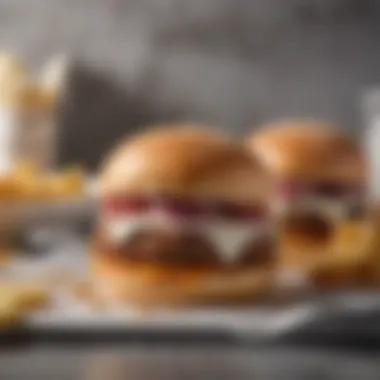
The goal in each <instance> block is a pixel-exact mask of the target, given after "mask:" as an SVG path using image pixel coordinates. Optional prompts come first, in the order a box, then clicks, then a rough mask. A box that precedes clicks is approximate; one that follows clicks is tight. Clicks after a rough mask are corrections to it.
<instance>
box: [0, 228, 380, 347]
mask: <svg viewBox="0 0 380 380" xmlns="http://www.w3.org/2000/svg"><path fill="white" fill-rule="evenodd" d="M85 241H86V239H84V238H83V237H82V236H79V235H78V234H73V233H72V231H61V233H60V235H59V236H57V237H56V241H55V244H54V245H53V248H52V249H51V250H50V251H49V252H46V253H45V254H44V255H43V257H36V256H35V255H34V256H31V255H24V254H20V256H19V259H17V260H15V261H14V262H13V264H12V265H11V266H10V267H9V268H8V269H6V270H4V271H3V272H0V279H8V280H9V279H14V280H17V279H22V280H23V281H27V280H33V279H36V278H41V276H44V275H46V274H48V273H51V272H54V271H56V270H58V271H60V272H61V273H63V272H65V271H66V273H70V275H71V276H73V278H77V279H86V278H87V277H88V272H87V268H88V247H87V244H86V242H85ZM379 318H380V294H378V293H376V292H372V293H360V292H356V293H335V294H314V295H313V296H310V297H309V298H303V299H300V298H298V299H289V300H287V301H286V302H281V304H279V303H276V302H270V303H265V304H264V303H262V304H256V305H252V306H250V307H244V308H243V307H242V308H234V309H230V308H192V309H186V310H170V311H168V310H156V311H154V312H153V311H150V312H148V313H145V312H141V311H139V310H134V309H133V308H131V307H130V308H124V309H113V310H109V311H108V312H104V311H99V312H94V311H93V310H91V309H90V308H89V307H87V306H86V305H84V304H81V303H78V302H77V301H75V300H74V299H73V298H72V297H70V296H69V295H68V293H67V291H66V290H65V289H64V287H63V288H61V289H60V290H59V291H58V292H57V294H56V298H55V302H54V307H53V308H52V309H51V310H49V311H44V312H39V313H36V314H34V315H33V316H31V317H30V318H29V320H28V321H27V329H28V331H29V333H33V334H34V336H40V337H41V336H49V335H50V336H55V337H56V338H58V337H59V338H60V339H72V338H74V339H77V338H78V337H79V336H81V337H82V338H83V337H84V336H87V337H88V338H91V339H94V337H95V336H96V337H99V338H100V339H104V337H110V336H113V337H117V338H118V339H120V338H122V337H123V338H130V337H134V338H137V339H140V338H141V339H143V340H147V339H149V338H152V337H158V338H159V339H166V340H167V339H172V338H176V339H177V338H180V339H188V338H190V337H194V336H198V337H201V338H202V337H203V338H204V339H208V338H210V336H213V337H214V338H215V337H219V338H223V339H227V340H233V341H240V342H273V341H275V342H281V341H288V340H290V341H293V342H295V341H304V342H312V343H313V344H317V343H321V342H322V343H323V344H326V343H328V344H334V343H337V342H338V343H339V342H340V343H341V342H344V343H345V344H348V343H352V344H359V342H365V344H369V343H371V344H372V345H378V346H379V347H380V328H379V325H378V321H379Z"/></svg>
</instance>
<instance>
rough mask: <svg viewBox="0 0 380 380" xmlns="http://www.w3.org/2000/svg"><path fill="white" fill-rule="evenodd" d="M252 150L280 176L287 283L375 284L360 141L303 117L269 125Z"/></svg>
mask: <svg viewBox="0 0 380 380" xmlns="http://www.w3.org/2000/svg"><path fill="white" fill-rule="evenodd" d="M248 148H249V149H250V151H251V152H254V154H255V156H256V157H258V158H259V159H260V160H261V163H262V164H263V165H264V166H265V167H266V169H267V171H268V172H269V173H270V174H271V175H272V177H273V184H274V186H273V189H272V195H271V197H272V202H271V205H272V215H274V217H275V218H276V220H277V222H278V233H279V245H280V249H279V250H280V251H281V253H280V257H281V258H280V261H281V268H282V270H281V273H282V274H284V276H285V279H286V281H291V280H295V281H296V283H297V282H299V281H300V282H301V283H304V281H305V280H306V279H307V278H308V277H309V276H310V278H311V279H313V280H314V281H315V282H316V283H318V284H319V285H327V286H331V285H334V286H335V285H348V284H351V283H352V284H355V285H357V284H359V283H363V282H364V283H366V282H367V281H370V278H371V276H370V273H369V272H370V270H371V269H370V268H371V262H370V260H369V259H368V257H367V255H368V254H369V252H370V249H369V247H368V244H369V243H370V241H371V239H370V237H371V224H370V221H369V210H368V206H367V199H366V198H367V197H366V194H367V193H366V165H365V162H364V157H363V154H362V152H361V150H360V148H359V146H358V144H357V143H355V141H353V140H352V139H350V138H349V137H348V136H347V135H346V134H345V133H343V132H342V131H341V130H340V129H339V128H337V127H335V126H333V125H329V124H327V123H321V122H317V121H308V120H296V121H282V122H279V123H274V124H271V125H267V126H265V127H264V128H263V129H262V130H259V131H258V132H256V133H253V135H252V136H251V137H249V138H248Z"/></svg>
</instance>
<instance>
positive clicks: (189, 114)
mask: <svg viewBox="0 0 380 380" xmlns="http://www.w3.org/2000/svg"><path fill="white" fill-rule="evenodd" d="M1 45H3V46H5V47H10V48H12V49H13V50H15V51H16V52H19V53H21V54H22V55H23V56H24V57H26V58H27V59H28V60H29V61H30V62H31V63H33V64H36V65H37V64H39V63H40V62H41V61H42V60H43V59H44V58H46V57H47V56H48V55H49V54H51V53H56V52H66V53H68V54H69V55H71V56H72V57H73V58H74V59H75V62H76V66H75V69H74V72H73V74H72V80H71V84H70V86H69V87H70V88H69V94H70V96H69V99H68V102H67V103H66V104H65V106H64V112H63V118H62V122H63V123H62V124H63V125H62V127H63V128H62V139H61V154H60V155H61V162H63V163H67V162H72V161H82V162H85V163H86V164H88V165H89V166H94V165H95V164H96V163H97V162H98V160H99V158H100V157H101V155H102V152H104V150H107V149H108V148H109V147H110V146H111V145H112V144H113V143H114V142H115V141H116V140H118V139H119V138H120V136H121V135H124V134H125V133H127V132H132V131H135V130H136V129H138V128H142V126H144V125H146V124H150V123H152V122H160V121H172V120H202V121H206V122H212V123H215V124H218V125H220V126H221V128H228V129H230V130H232V131H234V132H235V131H236V132H237V133H244V132H245V131H246V130H247V129H249V128H251V126H252V125H257V124H259V123H261V122H263V121H267V120H269V119H271V118H277V117H282V116H312V117H320V118H324V119H330V120H332V121H336V122H339V123H341V124H342V125H344V126H345V128H347V129H349V130H350V131H355V132H358V131H359V129H360V125H361V124H360V122H361V120H360V114H359V97H360V94H361V92H362V91H363V89H365V88H367V86H369V85H373V84H376V83H377V82H379V79H380V2H379V1H376V0H372V1H368V0H191V1H190V0H0V46H1ZM89 140H91V142H89Z"/></svg>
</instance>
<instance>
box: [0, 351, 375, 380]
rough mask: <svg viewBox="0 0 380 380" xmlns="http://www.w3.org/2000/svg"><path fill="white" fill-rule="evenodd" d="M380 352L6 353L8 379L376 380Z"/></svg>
mask: <svg viewBox="0 0 380 380" xmlns="http://www.w3.org/2000/svg"><path fill="white" fill-rule="evenodd" d="M379 358H380V353H357V352H356V353H355V352H348V351H332V350H326V349H323V350H321V349H304V348H302V349H301V348H295V347H293V348H291V347H277V348H268V347H266V348H260V349H259V348H249V347H220V346H196V345H195V346H175V345H174V346H167V345H164V346H161V345H159V346H157V345H155V346H145V345H131V346H124V347H117V348H116V347H103V348H99V347H98V348H90V347H71V346H65V347H59V348H58V347H55V348H54V347H53V348H52V347H49V346H35V347H33V348H24V349H20V350H16V349H15V350H13V351H7V352H2V355H1V358H0V360H1V365H0V378H1V379H4V380H8V379H14V380H18V379H20V380H24V379H28V380H45V379H46V380H48V379H49V380H50V379H59V380H76V379H78V380H79V379H81V380H125V379H128V380H152V379H163V380H177V379H181V380H183V379H188V380H192V379H197V380H203V379H205V380H213V379H215V380H223V379H226V380H227V379H228V380H229V379H231V380H232V379H239V380H245V379H247V380H252V379H258V380H276V379H281V380H287V379H289V380H303V379H305V380H323V379H326V380H335V379H336V380H342V379H344V380H351V379H358V380H364V379H365V380H372V379H373V380H377V379H379V377H380V360H379Z"/></svg>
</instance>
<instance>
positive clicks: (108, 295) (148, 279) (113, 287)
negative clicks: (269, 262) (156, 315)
mask: <svg viewBox="0 0 380 380" xmlns="http://www.w3.org/2000/svg"><path fill="white" fill-rule="evenodd" d="M92 257H93V259H92V273H93V282H94V288H95V291H96V293H97V295H98V296H99V297H100V298H102V299H103V300H104V301H106V302H109V303H118V304H123V303H132V304H136V305H138V304H140V305H181V306H182V305H192V304H202V303H207V304H210V303H216V304H219V303H223V304H226V303H227V304H229V303H240V302H245V301H247V302H251V301H254V300H257V299H259V298H262V297H265V296H268V295H269V293H270V292H271V291H272V289H273V285H274V270H273V269H272V268H265V269H264V268H263V269H256V268H253V269H244V270H243V269H242V270H240V271H237V272H233V273H228V272H225V271H222V270H217V269H213V270H211V269H205V270H189V269H181V270H178V269H177V270H175V269H171V270H170V269H162V268H159V267H157V266H155V265H154V264H153V265H142V264H140V265H138V264H137V265H136V264H134V265H131V264H129V265H127V264H125V263H122V262H118V261H116V260H114V259H112V260H110V259H108V258H107V256H106V254H104V253H99V252H94V254H93V256H92Z"/></svg>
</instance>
